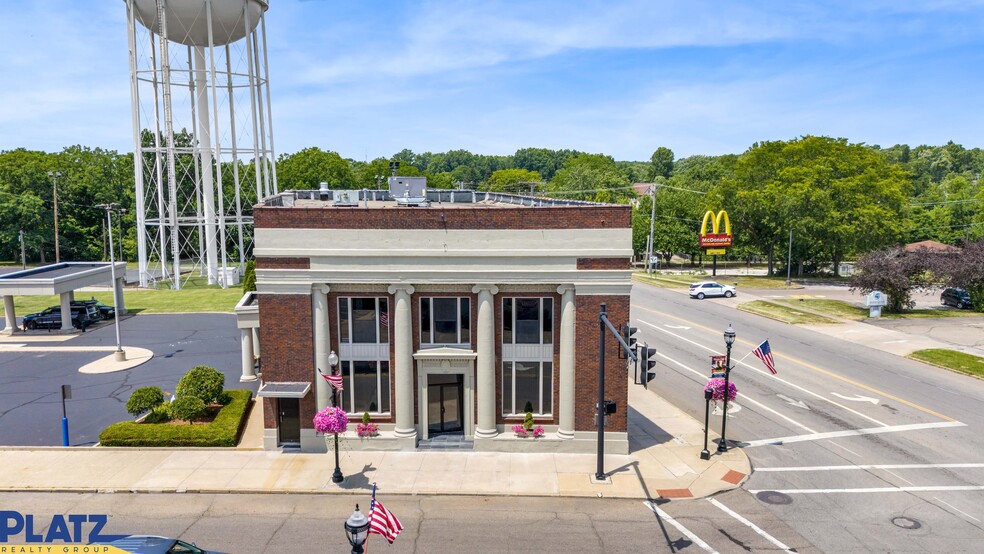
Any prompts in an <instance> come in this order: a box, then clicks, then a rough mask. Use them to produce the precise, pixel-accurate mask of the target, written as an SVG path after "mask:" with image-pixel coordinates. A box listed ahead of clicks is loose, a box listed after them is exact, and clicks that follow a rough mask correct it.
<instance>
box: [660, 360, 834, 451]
mask: <svg viewBox="0 0 984 554" xmlns="http://www.w3.org/2000/svg"><path fill="white" fill-rule="evenodd" d="M656 355H657V356H659V357H660V358H663V359H665V360H669V361H671V362H673V363H675V364H676V365H678V366H680V367H681V368H683V369H686V370H687V371H689V372H691V373H694V374H696V375H698V376H699V377H702V378H707V375H706V374H704V373H701V372H699V371H697V370H696V369H693V368H691V367H687V366H686V365H685V364H684V363H683V362H679V361H677V360H674V359H673V358H671V357H669V356H667V355H666V354H663V353H662V352H656ZM741 398H742V402H749V403H752V404H755V405H756V406H758V407H759V408H762V409H763V410H765V411H767V412H772V413H773V414H775V415H777V416H779V417H781V418H782V419H785V420H786V421H788V422H789V423H791V424H793V425H795V426H797V427H799V428H800V429H803V430H804V431H809V432H811V433H816V432H817V431H814V430H813V429H811V428H809V427H807V426H806V425H803V424H802V423H800V422H798V421H796V420H795V419H793V418H791V417H788V416H786V415H784V414H781V413H779V412H777V411H775V410H773V409H772V408H770V407H768V406H766V405H765V404H762V403H761V402H758V401H756V400H753V399H752V398H751V397H750V396H748V395H743V396H742V397H741ZM728 412H729V413H731V410H730V409H728Z"/></svg>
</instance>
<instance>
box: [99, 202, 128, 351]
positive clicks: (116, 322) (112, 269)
mask: <svg viewBox="0 0 984 554" xmlns="http://www.w3.org/2000/svg"><path fill="white" fill-rule="evenodd" d="M96 207H97V208H102V209H104V210H106V221H107V222H108V223H109V274H110V276H111V277H110V278H111V279H112V280H113V285H112V289H113V298H114V302H113V303H114V304H116V315H115V316H114V317H113V327H115V328H116V353H115V354H114V357H115V358H116V361H117V362H123V361H126V352H124V351H123V347H122V342H121V341H120V312H119V304H120V302H119V299H116V257H115V256H114V255H113V216H112V212H113V210H114V209H116V204H99V205H98V206H96ZM120 294H122V291H121V292H120Z"/></svg>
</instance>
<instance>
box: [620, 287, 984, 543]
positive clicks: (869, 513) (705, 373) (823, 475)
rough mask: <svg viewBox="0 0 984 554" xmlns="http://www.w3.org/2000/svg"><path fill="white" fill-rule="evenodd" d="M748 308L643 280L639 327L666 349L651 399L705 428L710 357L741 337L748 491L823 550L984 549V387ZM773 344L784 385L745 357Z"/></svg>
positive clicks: (636, 308)
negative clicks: (729, 336) (727, 335)
mask: <svg viewBox="0 0 984 554" xmlns="http://www.w3.org/2000/svg"><path fill="white" fill-rule="evenodd" d="M740 301H742V298H741V296H739V297H737V298H734V299H727V300H726V299H714V300H704V301H698V300H691V299H690V298H689V297H687V295H686V293H685V292H683V291H677V290H665V289H658V288H655V287H650V286H646V285H641V284H639V285H637V286H636V287H634V292H633V306H632V320H633V322H634V324H635V325H637V326H638V327H639V328H640V331H639V334H638V335H637V336H640V337H641V338H640V339H639V340H640V342H643V341H648V342H649V344H650V345H655V346H656V347H657V348H658V350H659V352H658V354H657V356H656V358H655V359H656V360H657V361H658V377H657V379H656V381H655V383H653V384H651V386H652V387H653V388H654V391H655V392H656V393H658V394H660V395H661V396H663V397H664V398H667V399H669V400H670V401H671V402H673V403H674V404H676V405H677V406H678V407H680V408H681V409H684V410H685V411H687V412H688V413H690V414H691V415H693V416H694V417H696V418H698V419H701V420H702V419H703V418H704V401H703V396H702V388H703V385H704V383H705V382H706V381H707V379H708V378H709V376H710V375H709V373H710V363H709V362H710V360H709V356H710V355H711V354H724V353H725V345H724V341H723V336H722V333H723V330H724V328H725V327H727V326H728V324H731V325H733V327H734V328H735V330H736V332H737V335H738V340H737V341H736V343H735V345H734V347H733V351H732V355H733V357H732V360H733V361H732V363H733V365H734V367H735V369H734V370H733V371H732V373H731V377H732V381H733V382H735V383H736V385H737V387H738V390H739V398H738V401H737V404H738V405H739V406H740V408H738V411H736V412H733V413H732V415H731V416H730V417H729V418H728V428H727V431H728V433H727V436H728V438H729V439H730V440H732V441H735V443H736V444H739V445H741V447H742V448H744V449H745V452H746V453H747V454H748V456H749V458H750V459H751V460H752V464H753V468H754V470H755V471H754V473H753V475H752V476H751V478H750V479H749V480H748V481H747V482H746V483H745V484H744V485H743V487H742V488H743V489H744V490H746V491H748V492H749V493H751V494H753V495H755V497H756V498H758V499H759V500H758V501H759V503H761V504H762V505H763V506H766V507H768V510H769V511H770V512H771V513H772V514H774V515H775V516H776V517H778V518H779V519H780V520H782V521H783V522H785V523H786V524H788V525H789V526H790V527H791V528H792V529H793V530H795V531H796V532H797V533H799V534H800V535H801V536H803V537H804V538H806V540H807V541H808V542H809V543H811V544H813V545H815V546H816V547H817V548H819V549H820V550H822V551H824V552H887V551H891V552H979V551H980V550H981V545H982V544H984V523H982V520H984V438H982V436H981V433H980V430H981V428H982V425H984V416H982V414H981V412H980V407H981V406H982V405H984V381H981V380H977V379H973V378H970V377H966V376H962V375H958V374H955V373H951V372H948V371H945V370H941V369H938V368H934V367H931V366H927V365H924V364H921V363H918V362H915V361H911V360H908V359H905V358H902V357H899V356H895V355H892V354H888V353H884V352H881V351H876V350H873V349H869V348H866V347H864V346H863V345H857V344H854V343H850V342H843V341H840V340H837V339H833V338H830V337H827V336H825V335H821V334H819V333H814V332H811V331H810V330H809V329H807V328H801V327H797V326H791V325H785V324H783V323H779V322H775V321H772V320H769V319H765V318H760V317H758V316H754V315H751V314H747V313H745V312H740V311H738V310H736V309H735V308H734V306H735V305H737V303H738V302H740ZM766 338H768V339H769V342H770V344H771V346H772V350H773V352H774V354H775V357H776V366H777V369H778V372H779V373H778V375H776V376H772V375H771V374H769V372H768V371H767V370H766V369H765V367H764V366H763V365H762V364H761V362H759V360H758V359H757V358H755V357H754V356H748V354H749V353H750V352H751V351H752V349H753V348H755V347H756V346H757V345H758V344H759V343H760V342H761V341H762V340H764V339H766ZM720 426H721V416H720V415H718V416H716V417H713V418H712V423H711V427H712V428H713V429H715V430H720ZM826 433H838V434H837V435H835V436H830V435H826ZM711 448H712V450H713V448H714V446H713V445H712V447H711ZM770 491H778V494H776V493H774V492H770ZM763 529H764V530H765V531H768V528H766V527H763Z"/></svg>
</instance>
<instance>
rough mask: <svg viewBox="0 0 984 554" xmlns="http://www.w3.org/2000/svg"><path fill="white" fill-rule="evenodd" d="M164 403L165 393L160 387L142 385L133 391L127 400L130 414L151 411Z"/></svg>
mask: <svg viewBox="0 0 984 554" xmlns="http://www.w3.org/2000/svg"><path fill="white" fill-rule="evenodd" d="M163 403H164V393H163V392H162V391H161V388H160V387H140V388H139V389H137V390H135V391H133V394H131V395H130V399H129V400H127V401H126V411H127V413H129V414H130V415H133V416H138V415H140V414H142V413H144V412H149V411H151V410H153V409H154V408H156V407H158V406H160V405H161V404H163Z"/></svg>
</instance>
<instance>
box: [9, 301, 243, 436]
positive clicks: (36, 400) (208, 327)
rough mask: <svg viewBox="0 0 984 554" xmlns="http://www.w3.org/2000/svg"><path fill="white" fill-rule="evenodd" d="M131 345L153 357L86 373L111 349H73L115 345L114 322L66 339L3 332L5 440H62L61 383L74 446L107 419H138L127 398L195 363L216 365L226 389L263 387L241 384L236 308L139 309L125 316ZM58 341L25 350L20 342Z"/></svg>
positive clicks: (166, 386)
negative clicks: (68, 393)
mask: <svg viewBox="0 0 984 554" xmlns="http://www.w3.org/2000/svg"><path fill="white" fill-rule="evenodd" d="M120 329H121V335H122V343H123V345H124V347H127V346H136V347H140V348H146V349H148V350H150V351H152V352H153V353H154V357H153V359H151V360H150V361H149V362H147V363H145V364H143V365H140V366H138V367H135V368H133V369H130V370H125V371H119V372H115V373H103V374H81V373H79V371H78V370H79V368H80V367H81V366H83V365H85V364H88V363H90V362H93V361H95V360H97V359H99V358H102V357H104V356H106V355H107V353H106V352H105V351H71V350H70V349H71V348H81V347H92V346H103V347H106V346H108V347H112V346H115V345H116V335H115V331H114V328H113V322H112V320H110V321H106V322H101V323H100V324H98V325H97V326H95V327H92V328H89V329H87V331H86V332H85V333H83V334H78V335H74V336H70V338H67V339H66V338H65V336H64V335H58V334H56V333H49V332H47V331H33V332H30V333H27V334H24V335H16V336H13V337H0V445H8V446H11V445H15V446H61V444H62V438H61V417H62V406H61V385H71V386H72V399H71V400H69V401H68V402H67V405H66V409H67V413H68V420H69V435H70V442H71V444H72V445H92V444H95V443H96V442H97V441H98V437H99V433H100V431H102V429H104V428H105V427H106V426H107V425H109V424H111V423H115V422H117V421H123V420H127V419H131V416H130V415H129V414H128V413H127V412H126V408H125V405H126V401H127V400H128V399H129V397H130V393H132V392H133V390H134V389H137V388H139V387H145V386H154V385H156V386H159V387H161V388H162V389H163V390H165V391H168V392H174V389H175V386H176V385H177V383H178V380H179V379H180V378H181V376H182V375H184V373H185V372H187V371H188V370H189V369H191V368H192V367H194V366H195V365H202V364H204V365H210V366H213V367H215V368H216V369H218V370H219V371H221V372H222V373H223V374H225V376H226V388H248V389H251V390H253V391H254V392H255V391H256V389H257V387H258V383H257V382H253V383H240V382H239V377H240V375H241V374H242V371H241V367H240V345H239V331H238V329H236V319H235V316H234V315H233V314H167V315H136V316H131V317H125V318H123V319H122V320H121V321H120ZM25 344H30V346H31V347H35V348H36V347H43V346H45V345H48V346H54V347H58V349H57V351H56V350H52V351H49V352H44V351H42V352H38V351H34V348H32V351H31V352H18V351H17V350H18V348H19V346H18V345H25Z"/></svg>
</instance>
